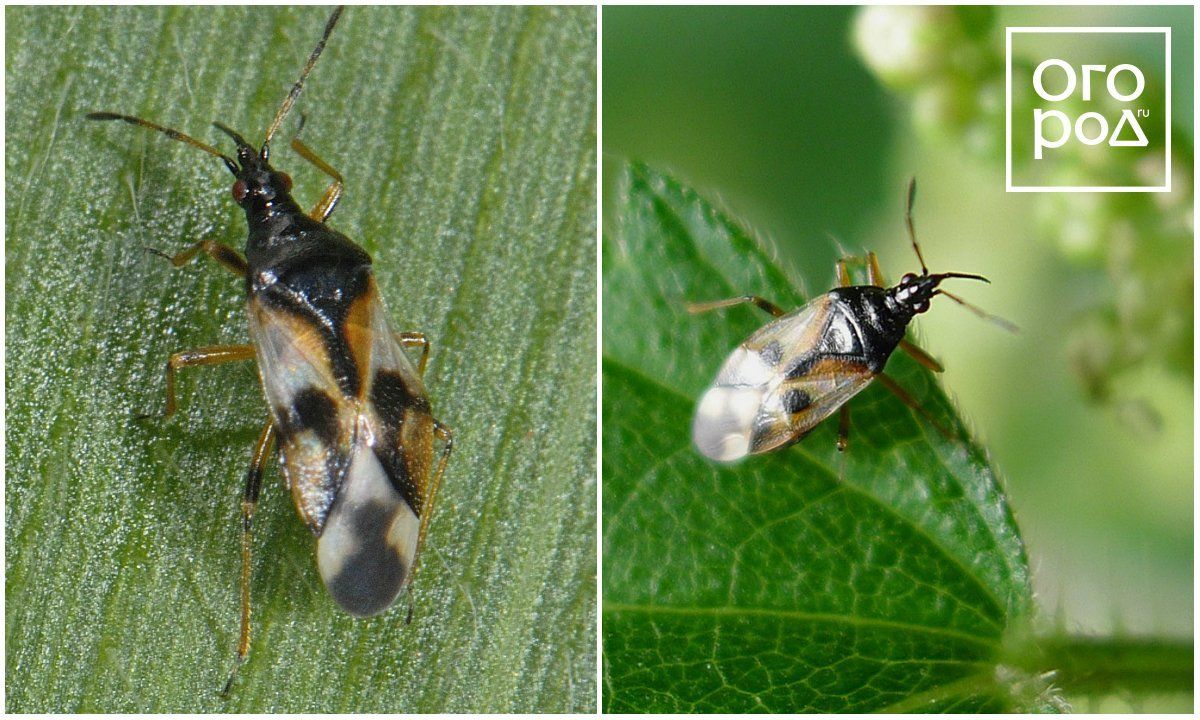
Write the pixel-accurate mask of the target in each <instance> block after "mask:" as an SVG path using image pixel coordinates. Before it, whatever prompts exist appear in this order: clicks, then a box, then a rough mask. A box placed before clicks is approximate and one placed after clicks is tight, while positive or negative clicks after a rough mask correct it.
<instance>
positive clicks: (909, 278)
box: [900, 273, 917, 285]
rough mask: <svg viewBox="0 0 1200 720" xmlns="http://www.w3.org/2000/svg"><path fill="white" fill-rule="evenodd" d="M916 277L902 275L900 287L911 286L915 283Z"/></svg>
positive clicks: (910, 274) (906, 274)
mask: <svg viewBox="0 0 1200 720" xmlns="http://www.w3.org/2000/svg"><path fill="white" fill-rule="evenodd" d="M916 280H917V276H916V275H913V274H912V273H904V277H902V278H900V284H901V285H911V284H912V283H914V282H916Z"/></svg>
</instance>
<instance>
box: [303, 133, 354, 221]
mask: <svg viewBox="0 0 1200 720" xmlns="http://www.w3.org/2000/svg"><path fill="white" fill-rule="evenodd" d="M292 149H293V150H295V151H296V152H297V153H298V154H299V155H300V157H302V158H304V159H305V160H307V161H309V162H310V163H312V164H313V165H316V166H317V168H318V169H319V170H320V171H321V172H323V173H325V174H326V175H328V176H329V177H331V178H333V184H332V185H330V186H329V187H328V188H326V189H325V194H324V195H322V196H321V200H320V201H319V202H318V203H317V204H316V205H314V206H313V209H312V210H310V211H309V213H308V216H309V217H310V218H312V219H313V220H317V221H319V222H325V220H326V219H327V218H328V217H329V216H330V215H332V214H333V208H334V207H336V206H337V204H338V200H340V199H341V198H342V188H343V187H344V186H345V183H344V182H343V181H342V175H341V173H339V172H338V171H337V170H334V169H333V167H332V166H331V165H330V164H329V163H327V162H325V161H324V160H322V159H321V158H319V157H317V155H316V153H314V152H313V151H312V150H311V149H310V148H309V147H308V146H307V145H305V144H304V143H303V142H301V141H300V138H292Z"/></svg>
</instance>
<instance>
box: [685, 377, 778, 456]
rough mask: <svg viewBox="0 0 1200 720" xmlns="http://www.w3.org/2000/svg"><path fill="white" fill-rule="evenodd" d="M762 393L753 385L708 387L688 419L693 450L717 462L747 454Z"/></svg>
mask: <svg viewBox="0 0 1200 720" xmlns="http://www.w3.org/2000/svg"><path fill="white" fill-rule="evenodd" d="M762 395H763V394H762V389H761V388H756V387H729V386H723V385H718V386H716V387H711V388H709V389H708V392H706V393H704V397H702V398H700V404H699V405H698V406H697V407H696V416H695V418H694V419H693V420H692V442H694V443H695V445H696V449H697V450H699V451H700V453H701V454H702V455H704V456H705V457H707V458H709V459H710V460H716V461H718V462H734V461H736V460H741V459H742V458H744V457H746V456H747V455H749V454H750V440H751V437H752V435H753V432H754V418H755V417H756V416H757V415H758V409H759V405H760V404H761V402H762Z"/></svg>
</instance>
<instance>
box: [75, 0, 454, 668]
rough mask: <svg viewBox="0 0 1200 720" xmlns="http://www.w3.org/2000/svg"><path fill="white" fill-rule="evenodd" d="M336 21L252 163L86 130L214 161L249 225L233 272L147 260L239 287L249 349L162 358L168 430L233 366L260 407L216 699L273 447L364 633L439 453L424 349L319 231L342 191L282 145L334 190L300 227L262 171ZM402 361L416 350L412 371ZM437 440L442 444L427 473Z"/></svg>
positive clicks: (246, 608) (351, 250)
mask: <svg viewBox="0 0 1200 720" xmlns="http://www.w3.org/2000/svg"><path fill="white" fill-rule="evenodd" d="M341 12H342V9H341V8H338V9H337V10H335V11H334V12H333V14H332V15H331V16H330V18H329V20H328V22H326V24H325V31H324V34H323V35H322V37H321V40H320V42H318V43H317V46H316V48H315V49H314V50H313V52H312V53H311V54H310V55H309V58H308V62H307V63H306V64H305V66H304V68H303V70H302V71H301V74H300V79H299V80H298V81H297V82H296V83H295V85H293V86H292V89H291V91H290V92H289V93H288V95H287V97H286V98H285V99H284V101H283V104H282V105H281V106H280V107H279V109H278V111H277V112H276V113H275V118H274V119H273V120H272V121H271V124H270V126H269V127H268V129H267V132H266V136H265V139H264V140H263V143H262V145H261V146H260V148H259V149H258V150H255V149H254V148H253V147H252V146H251V145H250V144H249V143H247V142H246V140H244V139H243V138H242V136H240V135H239V134H237V133H236V132H234V131H233V130H230V129H229V128H227V127H225V126H224V125H221V124H220V123H215V125H216V127H217V128H218V129H220V130H221V131H222V132H224V133H225V134H226V135H228V136H229V137H231V138H232V139H233V141H234V143H235V144H236V146H237V154H236V157H230V156H228V155H225V154H224V153H222V152H220V151H219V150H217V149H216V148H214V147H212V146H210V145H207V144H205V143H202V142H200V141H198V140H196V139H194V138H192V137H189V136H187V135H184V134H183V133H180V132H178V131H176V130H172V129H170V128H167V127H163V126H161V125H157V124H155V123H152V122H150V121H147V120H143V119H140V118H136V117H131V116H128V115H121V114H118V113H110V112H96V113H91V114H89V115H88V116H87V117H88V118H89V119H91V120H121V121H124V122H127V123H130V124H133V125H137V126H140V127H145V128H149V129H151V130H156V131H158V132H161V133H164V134H166V135H167V136H168V137H170V138H172V139H175V140H179V141H181V142H185V143H187V144H188V145H191V146H192V147H195V148H198V149H200V150H203V151H204V152H206V153H208V154H210V155H213V156H215V157H218V158H220V159H221V160H222V161H223V162H224V163H225V166H226V167H227V168H228V169H229V171H230V172H231V173H233V175H234V183H233V187H232V192H233V199H234V200H235V201H236V202H237V204H238V205H239V206H241V208H242V209H243V210H244V211H245V213H246V222H247V224H248V225H249V236H248V237H247V240H246V254H245V257H244V258H243V257H242V255H241V254H239V253H238V252H237V251H235V250H233V249H232V248H230V247H227V246H225V245H222V244H220V243H218V242H216V241H213V240H202V241H200V242H198V243H196V244H195V245H193V246H191V247H190V248H188V249H186V250H184V251H182V252H180V253H178V254H175V255H165V254H163V253H158V254H160V255H163V256H164V257H167V258H168V259H169V260H170V261H171V262H172V263H173V264H174V265H176V266H180V265H183V264H184V263H186V262H188V261H189V260H191V259H192V258H193V257H195V256H196V255H197V254H198V253H199V252H201V251H203V252H204V253H206V254H208V255H209V256H211V257H212V258H213V259H215V260H216V261H217V262H218V263H220V264H221V265H222V266H224V267H225V268H227V269H228V270H230V271H232V272H233V273H234V274H236V275H237V276H238V277H239V278H240V279H241V280H242V281H243V283H244V285H245V290H246V310H247V315H248V319H249V337H250V342H249V344H245V345H216V346H210V347H203V348H198V349H196V350H189V351H185V352H179V353H175V354H174V355H172V356H171V358H170V360H169V361H168V362H167V374H166V380H167V406H166V412H165V414H166V415H167V416H170V415H171V414H173V413H174V412H175V406H176V404H175V371H176V370H178V369H179V368H184V367H192V366H196V365H213V364H217V363H224V362H230V361H234V360H251V359H253V360H255V361H257V364H258V371H259V377H260V379H261V381H262V386H263V391H264V394H265V395H266V399H267V403H268V405H269V407H270V418H269V419H268V420H267V422H266V424H265V426H264V427H263V429H262V432H261V434H260V435H259V438H258V442H257V443H256V445H255V449H254V453H253V457H252V461H251V465H250V469H249V471H248V472H247V473H246V485H245V492H244V495H243V504H242V519H243V522H242V578H241V604H242V611H241V626H240V628H241V630H240V634H239V639H238V646H237V656H236V660H235V663H234V666H233V672H231V674H230V676H229V680H228V682H227V683H226V685H225V691H226V692H227V691H228V690H229V688H230V687H231V685H232V683H233V679H234V676H235V675H236V672H237V669H238V667H239V666H240V665H241V664H242V663H243V662H244V660H245V658H246V655H247V653H248V651H249V642H250V567H251V566H250V527H251V522H252V519H253V517H254V511H255V507H256V505H257V503H258V496H259V489H260V486H261V484H262V475H263V469H264V467H265V465H266V463H267V460H268V459H269V458H270V456H271V455H272V449H273V448H274V447H276V446H277V447H278V454H279V457H280V460H281V466H282V469H283V476H284V479H285V481H286V483H287V486H288V488H289V490H290V491H291V494H292V499H293V500H294V502H295V505H296V509H297V511H298V512H299V514H300V517H301V518H302V519H303V520H304V522H305V524H307V525H308V527H309V529H310V530H312V533H313V535H314V536H315V537H316V554H317V567H318V569H319V571H320V575H321V579H322V580H323V581H324V583H325V587H326V588H327V589H328V591H329V593H330V595H332V596H333V599H334V600H335V601H336V602H337V604H338V605H339V606H341V608H342V609H344V610H345V611H346V612H348V613H350V614H351V615H355V616H360V617H366V616H370V615H376V614H378V613H381V612H383V611H384V610H387V609H388V608H389V607H390V606H391V605H392V604H393V602H394V601H395V600H396V598H397V597H398V596H399V595H400V594H401V592H403V591H404V590H405V589H406V588H407V587H408V585H409V584H410V583H411V582H412V578H413V573H414V571H415V568H416V564H417V560H418V553H419V551H420V549H421V545H422V543H423V542H424V539H425V535H426V531H427V529H428V527H429V519H430V517H431V516H432V512H433V506H434V502H435V500H436V497H437V491H438V487H439V485H440V483H441V479H442V475H443V474H444V472H445V469H446V463H447V461H448V459H449V456H450V451H451V447H452V438H451V434H450V430H449V429H448V428H447V427H446V426H444V425H443V424H442V423H440V422H438V421H437V420H436V419H435V418H434V416H433V410H432V408H431V406H430V403H429V399H428V397H427V396H426V392H425V386H424V383H423V382H422V376H423V374H424V372H425V364H426V360H427V359H428V357H429V341H428V340H427V339H426V338H425V336H424V335H423V334H422V333H419V332H401V333H397V332H394V331H393V330H392V326H391V322H390V320H389V318H388V313H387V311H386V310H385V309H384V305H383V301H382V299H381V298H380V296H379V291H378V289H377V287H376V285H375V279H374V274H373V271H372V268H371V258H370V256H369V255H367V253H366V252H365V251H363V249H362V248H360V247H359V246H358V245H357V244H355V243H354V242H353V241H351V240H350V239H349V238H347V237H346V236H345V235H343V234H341V233H339V232H337V231H336V230H333V229H332V228H330V227H329V226H328V225H326V224H325V221H326V220H328V218H329V216H330V215H331V214H332V213H333V210H334V207H335V206H336V205H337V202H338V200H339V199H340V198H341V195H342V187H343V180H342V177H341V175H339V174H338V172H337V171H336V170H334V169H333V168H332V167H331V166H330V165H329V164H327V163H326V162H325V161H324V160H322V159H320V158H319V157H317V155H316V154H315V153H314V152H313V151H312V150H310V149H309V148H308V146H306V145H305V144H304V143H302V142H301V141H300V140H299V138H296V139H293V140H292V143H291V146H292V148H293V149H294V150H295V151H296V152H297V154H299V155H300V157H302V158H304V159H305V160H307V161H308V162H310V163H312V164H313V165H315V166H316V167H317V168H318V169H320V170H321V171H322V172H324V173H325V174H327V175H328V176H329V177H330V178H332V180H333V182H332V184H330V186H329V187H328V188H327V189H326V191H325V193H324V194H323V196H322V197H321V199H320V201H319V202H317V204H316V206H315V207H313V209H312V210H311V211H309V212H307V213H306V212H304V210H302V209H301V207H300V206H299V205H298V204H297V203H296V201H295V200H294V199H293V198H292V196H291V187H292V181H291V178H290V177H289V176H288V175H287V174H286V173H283V172H281V171H279V170H277V169H275V168H274V167H273V166H272V165H271V163H270V162H269V158H270V151H269V148H270V143H271V139H272V138H273V137H274V135H275V133H276V131H278V130H279V128H280V125H281V124H282V123H283V120H284V118H285V117H286V116H287V115H288V113H289V111H290V110H291V109H292V106H293V104H294V103H295V102H296V99H297V97H298V96H299V95H300V91H301V89H302V88H303V86H304V81H305V79H306V78H307V77H308V74H309V72H310V71H311V70H312V68H313V66H314V65H315V64H316V62H317V59H318V58H319V57H320V55H321V52H322V51H323V50H324V48H325V43H326V42H327V41H328V40H329V36H330V34H331V33H332V32H333V28H334V26H335V25H336V24H337V21H338V18H339V17H340V16H341ZM154 252H158V251H154ZM408 348H420V351H421V354H420V358H419V360H418V361H417V362H416V363H414V362H413V361H412V360H411V359H410V358H409V356H408V354H407V352H406V349H408ZM435 439H436V440H438V441H440V442H441V443H442V449H441V451H440V454H438V455H437V456H436V458H435V447H434V446H435Z"/></svg>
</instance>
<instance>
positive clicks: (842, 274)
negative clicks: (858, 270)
mask: <svg viewBox="0 0 1200 720" xmlns="http://www.w3.org/2000/svg"><path fill="white" fill-rule="evenodd" d="M848 260H849V259H848V258H842V259H841V260H838V261H837V265H835V266H834V267H835V268H836V272H837V284H838V287H850V286H851V285H853V284H854V282H853V281H851V280H850V269H849V268H847V267H846V263H847V262H848Z"/></svg>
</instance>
